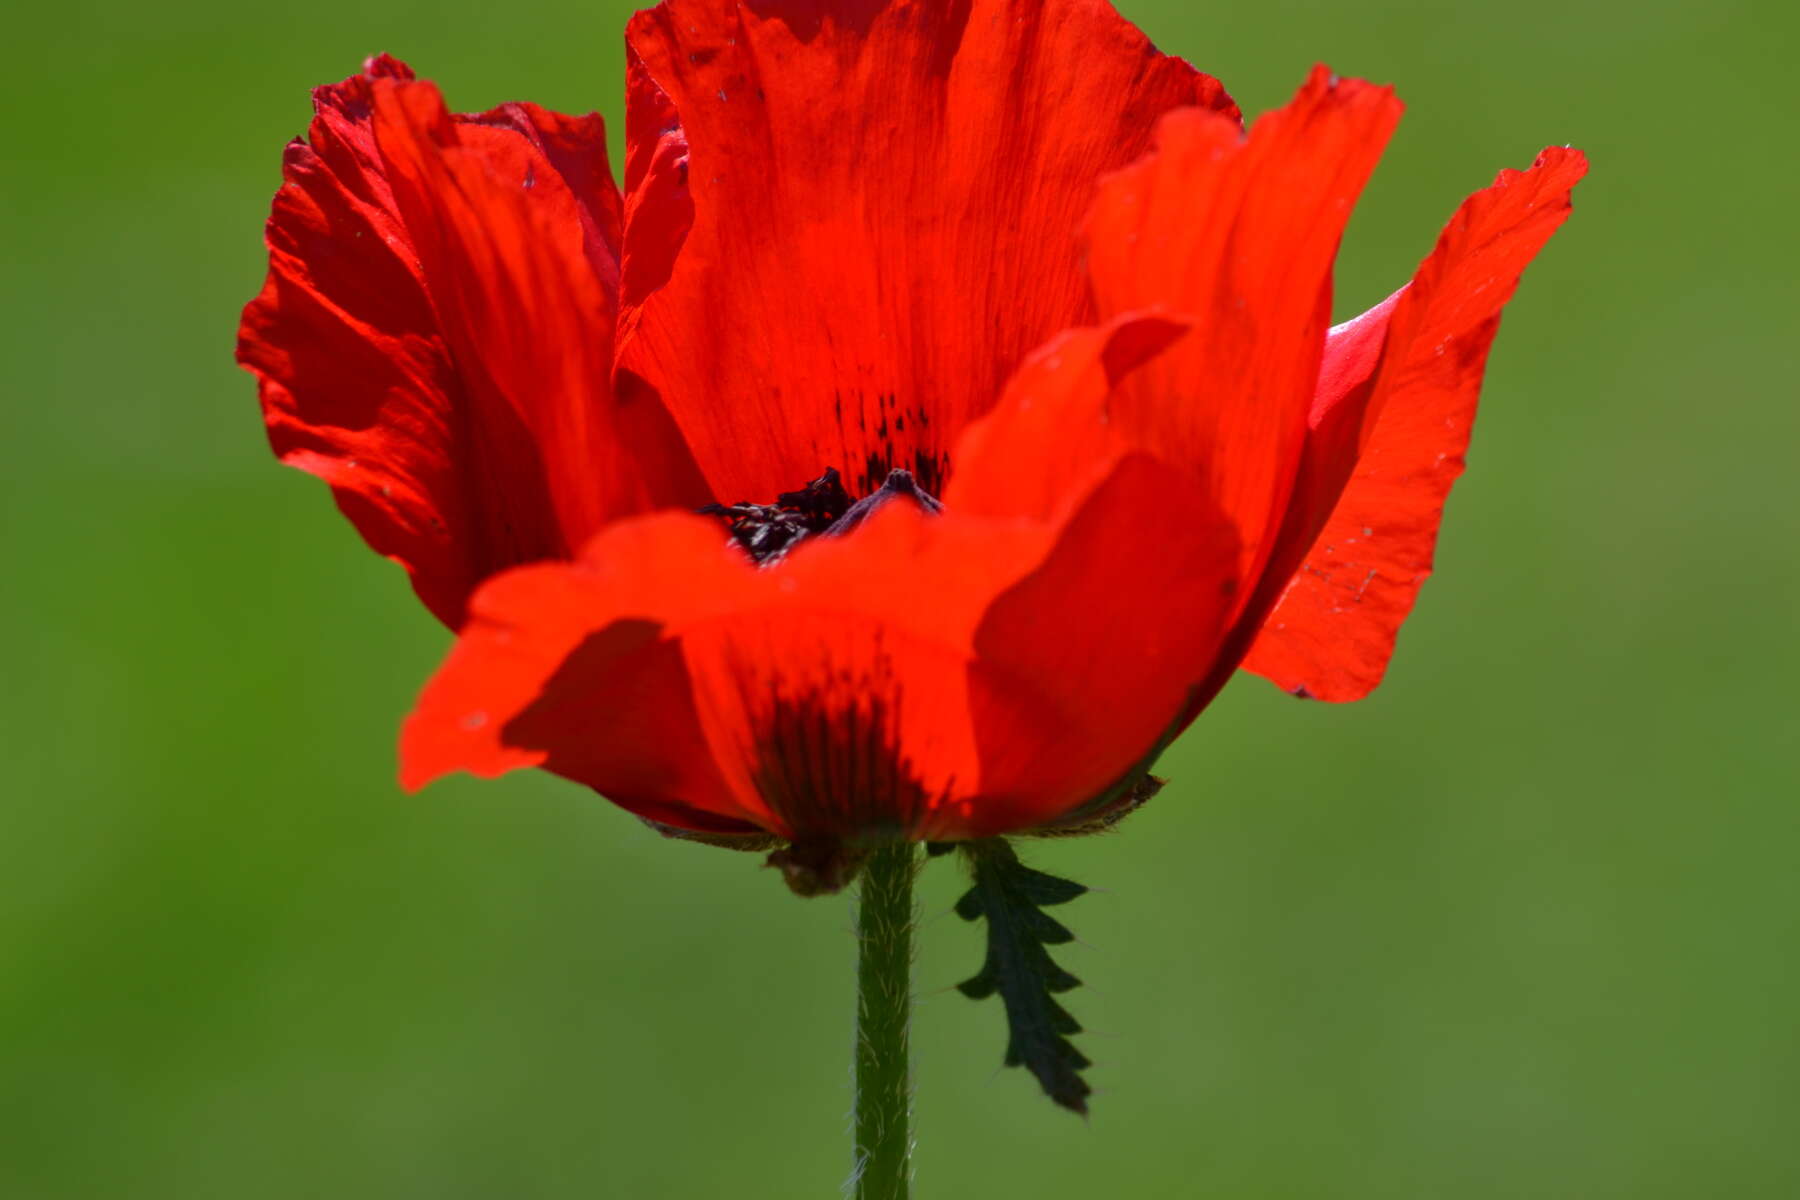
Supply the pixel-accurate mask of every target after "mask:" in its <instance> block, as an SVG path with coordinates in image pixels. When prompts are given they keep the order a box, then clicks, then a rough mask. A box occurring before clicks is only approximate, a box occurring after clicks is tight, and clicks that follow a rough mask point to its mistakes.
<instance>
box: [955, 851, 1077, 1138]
mask: <svg viewBox="0 0 1800 1200" xmlns="http://www.w3.org/2000/svg"><path fill="white" fill-rule="evenodd" d="M962 849H963V851H964V853H966V854H967V855H968V857H969V862H970V865H971V866H972V867H973V869H974V873H975V886H974V887H972V888H970V889H969V890H968V891H967V892H965V893H964V894H963V897H962V899H960V900H958V901H957V902H956V915H957V916H959V917H961V918H962V919H963V920H965V921H977V920H980V919H981V918H983V917H986V918H987V959H986V961H984V962H983V963H982V965H981V970H979V971H977V972H976V973H975V974H974V975H972V976H970V977H969V978H968V979H965V980H963V982H961V983H959V984H957V985H956V987H957V990H958V991H960V992H961V993H962V994H963V995H965V996H967V997H969V999H971V1000H981V999H985V998H986V997H988V996H992V995H994V994H996V993H998V994H999V996H1000V1002H1001V1004H1002V1005H1003V1006H1004V1007H1005V1009H1006V1026H1007V1035H1008V1036H1007V1043H1006V1060H1005V1061H1006V1065H1007V1066H1009V1067H1017V1066H1023V1067H1025V1068H1026V1069H1027V1070H1029V1071H1030V1072H1031V1073H1032V1074H1033V1075H1034V1076H1036V1077H1037V1081H1038V1084H1039V1085H1040V1086H1041V1087H1042V1088H1043V1089H1044V1094H1045V1095H1047V1096H1049V1097H1050V1099H1051V1100H1053V1101H1055V1102H1056V1103H1057V1104H1060V1105H1062V1106H1063V1107H1064V1108H1067V1109H1071V1110H1073V1111H1075V1112H1078V1113H1084V1114H1085V1113H1086V1112H1087V1098H1088V1095H1089V1094H1090V1093H1091V1091H1092V1089H1091V1088H1089V1087H1088V1084H1087V1081H1086V1080H1085V1079H1083V1078H1082V1077H1081V1072H1082V1071H1083V1070H1084V1069H1085V1068H1087V1067H1088V1066H1090V1065H1091V1064H1090V1063H1089V1062H1088V1060H1087V1058H1086V1057H1084V1056H1083V1055H1082V1053H1081V1051H1079V1050H1077V1049H1076V1048H1075V1047H1074V1045H1073V1044H1072V1043H1071V1042H1070V1041H1069V1036H1070V1035H1071V1034H1076V1033H1080V1032H1081V1025H1080V1024H1079V1023H1078V1022H1077V1021H1076V1020H1075V1018H1074V1017H1072V1016H1070V1015H1069V1012H1068V1010H1067V1009H1065V1008H1064V1007H1063V1006H1062V1005H1061V1004H1059V1003H1057V1001H1056V999H1055V997H1056V996H1057V995H1058V994H1060V993H1062V992H1066V991H1068V990H1070V989H1071V988H1074V987H1077V986H1079V985H1080V983H1081V980H1079V979H1077V978H1076V977H1075V976H1073V975H1071V974H1070V973H1069V972H1067V971H1065V970H1063V969H1062V968H1061V967H1059V966H1057V965H1056V962H1055V961H1054V960H1053V959H1052V958H1051V957H1050V951H1049V950H1048V949H1047V947H1049V946H1059V945H1062V944H1064V943H1065V942H1070V941H1073V940H1074V938H1075V935H1074V934H1072V933H1070V932H1069V931H1068V929H1067V928H1066V927H1065V926H1064V925H1063V924H1062V922H1060V921H1058V920H1057V919H1056V918H1055V917H1052V916H1051V915H1050V914H1049V913H1047V912H1045V911H1043V910H1044V909H1045V908H1048V907H1050V906H1052V905H1056V904H1067V903H1068V902H1069V901H1071V900H1073V899H1075V897H1077V896H1079V895H1081V894H1082V893H1083V892H1086V891H1087V888H1085V887H1083V886H1082V885H1081V884H1079V883H1075V882H1073V881H1072V880H1068V879H1059V878H1058V877H1057V876H1055V875H1049V874H1046V873H1044V872H1043V871H1036V870H1033V869H1032V868H1030V867H1028V866H1026V865H1025V864H1024V863H1022V862H1020V861H1019V856H1018V855H1017V854H1015V853H1013V848H1012V847H1011V846H1010V845H1008V844H1007V842H1006V841H1005V840H1004V839H1002V838H989V839H986V840H984V841H979V842H967V843H964V845H963V847H962Z"/></svg>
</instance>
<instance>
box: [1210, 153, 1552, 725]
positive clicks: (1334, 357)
mask: <svg viewBox="0 0 1800 1200" xmlns="http://www.w3.org/2000/svg"><path fill="white" fill-rule="evenodd" d="M1586 170H1587V160H1586V159H1585V158H1584V157H1583V156H1582V155H1581V153H1580V152H1579V151H1575V150H1568V149H1550V150H1546V151H1545V152H1544V153H1543V154H1542V155H1541V156H1540V157H1539V158H1538V160H1537V163H1536V164H1535V165H1534V166H1533V167H1532V168H1531V169H1530V170H1528V171H1524V172H1519V171H1505V172H1502V173H1501V175H1500V178H1499V180H1498V182H1496V183H1495V184H1494V186H1492V187H1490V188H1488V189H1486V190H1485V191H1481V192H1478V193H1476V194H1475V195H1474V196H1472V197H1470V198H1469V199H1468V200H1467V201H1465V202H1464V204H1463V205H1462V207H1461V208H1460V209H1459V210H1458V211H1457V213H1456V215H1455V216H1454V217H1453V218H1452V219H1451V221H1450V223H1449V225H1447V226H1446V227H1445V229H1444V232H1443V234H1442V236H1441V237H1440V238H1439V240H1438V244H1437V247H1436V249H1434V250H1433V251H1432V253H1431V254H1430V256H1428V257H1427V258H1426V259H1425V261H1424V263H1423V264H1422V265H1421V266H1420V267H1419V270H1418V273H1417V274H1416V275H1415V276H1414V277H1413V281H1412V283H1411V284H1410V285H1409V286H1408V287H1407V288H1405V289H1404V290H1402V291H1401V292H1399V293H1396V295H1394V296H1392V297H1389V299H1388V300H1386V301H1384V302H1383V303H1382V304H1380V305H1378V306H1376V307H1375V308H1374V309H1371V310H1370V311H1369V312H1368V313H1365V314H1364V315H1363V316H1361V317H1358V318H1357V319H1356V320H1354V321H1351V322H1349V323H1347V324H1346V325H1343V326H1340V327H1339V328H1338V329H1336V330H1334V331H1333V336H1332V341H1331V347H1330V349H1329V350H1328V352H1327V355H1326V365H1325V370H1324V371H1323V372H1322V375H1321V384H1320V388H1319V393H1318V396H1317V399H1316V402H1315V404H1314V407H1313V413H1312V419H1311V422H1310V431H1309V434H1308V443H1307V449H1306V458H1305V466H1304V468H1303V471H1302V476H1301V483H1300V486H1299V487H1298V488H1297V489H1296V494H1295V503H1294V506H1293V508H1292V510H1291V511H1290V513H1289V517H1288V522H1289V524H1288V528H1287V529H1285V530H1284V532H1283V534H1282V539H1281V540H1282V549H1281V551H1280V552H1278V554H1277V556H1276V559H1275V561H1274V562H1273V563H1272V565H1271V569H1270V575H1269V578H1268V579H1267V580H1266V581H1265V585H1264V587H1265V589H1266V595H1265V597H1264V600H1263V604H1262V607H1263V608H1264V609H1266V608H1267V605H1268V604H1269V603H1274V609H1273V611H1272V612H1271V613H1270V614H1269V616H1268V619H1267V621H1266V622H1264V623H1263V624H1262V625H1261V632H1260V634H1259V635H1258V636H1257V637H1256V640H1255V642H1254V644H1253V645H1252V646H1251V649H1250V652H1249V656H1248V658H1247V659H1246V660H1245V662H1244V666H1245V667H1246V668H1247V669H1249V670H1251V671H1254V672H1256V673H1257V674H1260V675H1263V676H1266V677H1267V678H1269V679H1270V680H1272V681H1273V682H1275V683H1276V684H1278V685H1279V686H1281V687H1282V688H1284V689H1286V690H1288V691H1291V692H1295V693H1297V694H1301V695H1306V696H1311V697H1314V698H1318V699H1324V700H1356V699H1360V698H1361V697H1363V696H1365V695H1367V694H1368V693H1369V692H1370V691H1371V690H1372V689H1373V688H1374V687H1375V686H1376V684H1378V683H1379V682H1380V681H1381V677H1382V674H1383V673H1384V672H1385V671H1386V669H1387V663H1388V660H1389V658H1390V657H1391V656H1392V654H1393V650H1394V641H1395V638H1396V636H1397V635H1398V633H1399V629H1400V624H1401V622H1403V621H1404V620H1405V619H1406V616H1407V614H1408V613H1410V612H1411V611H1412V606H1413V602H1414V600H1415V599H1416V598H1417V595H1418V591H1419V587H1420V585H1421V584H1422V583H1424V581H1425V578H1426V577H1427V576H1428V575H1429V574H1430V573H1431V560H1432V553H1433V549H1434V547H1435V546H1436V543H1437V533H1438V524H1439V521H1440V520H1441V518H1442V516H1443V508H1444V502H1445V500H1446V498H1447V497H1448V496H1449V493H1450V487H1451V485H1452V484H1453V483H1454V482H1455V481H1456V478H1457V477H1458V476H1459V475H1461V474H1462V470H1463V454H1464V451H1465V450H1466V449H1467V447H1468V442H1469V433H1470V430H1471V428H1472V426H1473V423H1474V419H1475V408H1476V401H1477V399H1478V397H1479V395H1480V391H1481V380H1482V374H1483V371H1484V369H1485V367H1486V363H1487V354H1488V348H1489V346H1490V345H1491V344H1492V342H1493V339H1494V334H1495V332H1496V331H1497V330H1498V329H1499V324H1500V312H1501V309H1502V307H1503V306H1504V305H1505V304H1506V302H1507V301H1508V300H1510V299H1511V298H1512V295H1513V292H1514V290H1515V289H1516V287H1517V286H1518V281H1519V276H1520V274H1521V273H1522V272H1523V271H1524V269H1525V267H1526V265H1527V264H1529V263H1530V261H1531V260H1532V258H1534V257H1535V256H1536V255H1537V253H1538V251H1539V250H1541V249H1542V248H1543V246H1544V244H1545V243H1546V242H1547V241H1548V240H1549V239H1550V235H1551V234H1553V233H1554V232H1555V231H1556V229H1557V227H1558V226H1560V225H1561V224H1562V222H1563V221H1564V219H1565V218H1567V216H1568V214H1569V207H1570V202H1569V194H1570V191H1571V189H1572V188H1573V187H1574V186H1575V184H1576V183H1577V182H1578V181H1579V180H1580V179H1581V177H1582V175H1583V174H1584V173H1585V172H1586ZM1277 597H1278V598H1279V599H1278V602H1277V599H1276V598H1277Z"/></svg>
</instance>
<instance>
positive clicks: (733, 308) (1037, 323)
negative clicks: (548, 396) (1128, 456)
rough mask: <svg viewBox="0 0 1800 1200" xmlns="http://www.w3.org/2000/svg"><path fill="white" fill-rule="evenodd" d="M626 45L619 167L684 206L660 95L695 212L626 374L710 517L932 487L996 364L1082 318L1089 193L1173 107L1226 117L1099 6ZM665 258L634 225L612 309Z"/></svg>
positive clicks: (1055, 0) (999, 9)
mask: <svg viewBox="0 0 1800 1200" xmlns="http://www.w3.org/2000/svg"><path fill="white" fill-rule="evenodd" d="M628 36H629V40H630V44H631V46H632V49H633V51H634V52H635V53H636V54H638V55H641V58H642V64H643V66H644V68H645V69H646V70H647V73H648V75H649V76H650V77H652V78H653V79H654V83H655V84H656V85H660V88H655V87H647V86H646V87H639V86H637V85H635V84H634V87H633V91H632V100H633V109H632V113H631V115H630V117H629V118H628V131H629V132H630V133H631V136H632V138H633V145H632V149H631V161H632V162H634V163H636V162H640V161H641V162H643V163H645V175H644V176H643V180H644V181H645V186H646V189H648V188H649V187H650V186H652V185H654V186H657V187H662V188H664V189H667V190H678V189H679V183H680V171H679V169H678V168H677V167H676V166H675V162H676V160H678V159H679V157H680V155H679V153H678V150H677V147H676V145H675V135H674V133H673V132H672V131H671V130H670V127H669V125H668V123H667V113H666V106H667V104H668V103H669V102H670V101H672V103H673V107H674V109H676V110H678V111H679V113H680V121H681V126H682V130H681V136H682V137H684V138H685V141H686V144H687V147H688V152H687V164H686V178H687V182H688V186H689V187H691V190H692V204H693V217H692V228H691V229H687V230H686V231H685V239H684V240H683V241H682V242H681V245H680V248H679V255H678V256H677V257H674V258H673V259H672V269H667V270H666V282H664V283H662V285H661V286H660V288H658V289H657V290H655V291H654V292H653V293H651V294H649V295H648V297H647V298H646V299H645V300H644V303H643V309H642V311H641V312H640V313H637V314H635V315H633V314H631V313H627V315H626V317H625V327H626V328H627V329H635V332H634V333H633V334H632V335H631V336H630V337H629V339H628V340H626V341H623V342H622V343H621V351H620V363H621V366H622V367H623V368H626V369H628V370H629V371H630V372H632V373H633V375H634V376H635V377H641V378H642V380H643V386H644V388H645V390H646V391H647V392H653V393H655V394H658V395H660V396H661V397H662V398H663V400H664V401H665V402H666V403H667V404H668V406H669V408H670V411H671V412H673V413H674V414H675V418H676V420H677V422H678V423H679V424H680V425H681V427H682V429H683V430H684V431H685V432H686V433H687V434H688V438H689V441H690V442H691V443H692V444H693V445H694V447H695V454H696V456H697V457H698V459H699V461H700V465H701V467H702V469H703V470H704V472H705V474H706V477H707V480H708V481H709V483H711V485H712V487H713V489H714V491H715V493H716V494H717V496H718V497H719V498H720V499H722V500H725V501H728V502H729V501H734V500H740V499H746V498H747V499H762V498H766V497H769V496H773V495H775V494H777V493H778V492H781V491H785V490H787V489H789V488H791V487H793V486H794V484H795V482H796V481H797V480H801V479H806V478H810V477H811V476H813V475H815V474H817V473H818V471H819V470H820V469H821V468H822V467H825V466H837V467H839V468H840V469H841V470H842V471H843V472H844V475H845V478H846V482H847V483H848V484H849V485H850V486H851V488H852V490H854V491H858V492H862V493H866V492H868V491H869V490H872V488H874V487H875V486H878V485H879V484H880V483H881V481H882V479H883V478H884V477H885V476H886V474H887V471H888V469H889V467H890V466H906V467H910V468H912V469H914V470H915V472H916V473H917V474H918V475H919V476H920V477H921V480H922V482H923V483H924V484H925V486H926V487H927V488H928V489H929V490H931V491H933V492H940V491H941V490H942V484H943V481H944V479H945V477H946V475H947V470H946V465H947V451H948V450H949V449H950V447H951V445H952V443H953V442H954V439H955V437H956V434H957V432H958V431H959V430H960V429H961V427H962V426H963V425H964V424H965V423H966V422H967V421H969V420H970V419H971V418H972V417H974V416H976V415H979V414H980V413H981V412H983V411H985V410H986V409H987V408H988V407H989V406H991V405H992V404H993V402H994V400H995V398H996V397H997V396H998V395H999V392H1000V387H1001V385H1002V383H1003V382H1004V381H1005V379H1006V376H1007V375H1008V373H1009V372H1010V370H1011V368H1012V367H1013V365H1014V364H1016V363H1017V362H1019V361H1020V360H1021V359H1022V358H1023V357H1024V356H1025V354H1026V353H1027V352H1029V351H1030V350H1031V349H1033V348H1034V347H1035V346H1037V345H1038V344H1039V343H1041V342H1042V341H1044V340H1045V339H1046V338H1048V337H1050V336H1051V335H1053V334H1055V333H1056V332H1058V331H1059V330H1061V329H1064V328H1066V327H1069V326H1071V325H1079V324H1085V323H1088V321H1089V319H1090V317H1091V309H1092V306H1091V301H1090V299H1089V296H1088V289H1087V285H1086V281H1085V280H1084V279H1083V277H1082V275H1081V272H1080V269H1079V254H1078V245H1077V238H1076V229H1077V226H1078V224H1079V221H1080V217H1081V213H1082V212H1083V211H1084V209H1085V208H1086V206H1087V204H1088V203H1089V201H1090V200H1091V198H1092V193H1093V188H1094V186H1095V183H1096V181H1097V180H1098V178H1099V177H1100V175H1101V174H1102V173H1104V172H1106V171H1108V170H1110V169H1113V168H1115V167H1118V166H1121V165H1123V164H1124V163H1127V162H1129V161H1131V159H1132V158H1134V157H1135V156H1136V155H1137V154H1139V153H1140V152H1142V150H1143V149H1144V148H1145V146H1146V145H1147V144H1148V140H1149V131H1150V127H1151V125H1152V124H1153V122H1154V120H1155V118H1156V117H1157V116H1158V115H1159V114H1160V113H1162V112H1165V111H1167V110H1168V109H1170V108H1173V107H1176V106H1179V105H1190V104H1203V105H1207V106H1210V107H1212V108H1215V109H1218V110H1221V111H1229V112H1231V113H1233V114H1235V109H1234V108H1232V106H1231V103H1230V101H1229V99H1228V98H1226V97H1225V96H1224V93H1223V91H1222V90H1221V89H1220V88H1219V86H1218V85H1217V83H1216V82H1214V81H1213V80H1211V79H1208V78H1207V77H1205V76H1203V75H1200V74H1198V73H1197V72H1195V71H1194V70H1193V69H1192V68H1190V67H1188V66H1187V65H1186V64H1184V63H1181V62H1179V61H1178V60H1175V59H1171V58H1167V57H1164V56H1162V55H1160V54H1158V53H1156V51H1155V50H1154V48H1153V47H1151V46H1150V44H1149V42H1148V41H1146V40H1145V39H1144V37H1143V36H1142V35H1141V34H1140V33H1138V32H1137V31H1136V30H1135V29H1134V28H1132V27H1131V26H1130V25H1129V24H1128V23H1127V22H1125V21H1124V20H1123V19H1122V18H1120V17H1119V16H1118V15H1117V13H1115V12H1114V11H1113V9H1112V8H1111V6H1110V5H1109V4H1106V3H1104V0H1045V2H1041V3H1030V4H1019V3H1011V2H1007V0H962V2H961V3H955V4H949V3H941V2H939V0H889V2H885V3H880V2H873V0H871V2H868V3H859V4H856V5H820V4H818V3H817V2H816V0H810V2H807V0H764V2H761V3H755V4H740V3H737V2H736V0H671V2H670V3H666V4H664V5H662V6H661V7H659V8H657V9H655V10H654V11H652V12H648V13H642V14H639V16H638V17H637V18H636V19H634V20H633V22H632V24H631V26H630V31H629V35H628ZM665 92H666V96H663V95H661V93H665ZM1222 119H1224V118H1222ZM640 139H654V141H653V142H647V141H645V140H640ZM655 162H661V163H665V164H667V166H665V168H664V169H663V170H662V171H661V172H660V173H659V172H657V171H653V170H652V169H651V167H650V164H651V163H655ZM646 194H648V191H646ZM651 207H652V206H651V205H650V204H649V203H648V202H646V204H645V205H644V206H643V207H642V209H641V210H639V211H642V212H644V213H649V212H650V211H651ZM645 219H646V220H647V219H648V217H646V218H645ZM674 224H675V225H677V226H678V225H679V224H680V221H676V222H674ZM640 228H642V229H643V236H644V238H645V239H646V240H647V242H648V243H649V249H642V248H640V246H639V244H638V238H639V237H640ZM672 240H673V239H672V237H671V230H670V229H669V228H667V227H665V226H664V225H662V224H661V223H654V224H653V225H651V226H642V225H641V222H640V221H639V220H637V219H634V220H633V221H632V222H631V223H630V225H629V227H628V233H627V260H628V263H627V277H628V279H627V287H626V291H627V296H628V300H630V299H634V298H635V297H636V296H637V295H638V294H639V293H640V291H644V290H648V289H649V288H650V287H652V286H654V284H655V282H656V281H657V279H658V276H660V275H663V274H665V268H664V265H663V264H666V263H669V262H670V261H671V259H670V257H669V252H670V243H671V241H672ZM640 261H641V262H642V263H643V264H644V266H643V267H642V271H641V278H642V279H643V281H644V282H643V283H642V284H641V285H640V284H639V282H638V280H639V278H640V271H639V263H640Z"/></svg>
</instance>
